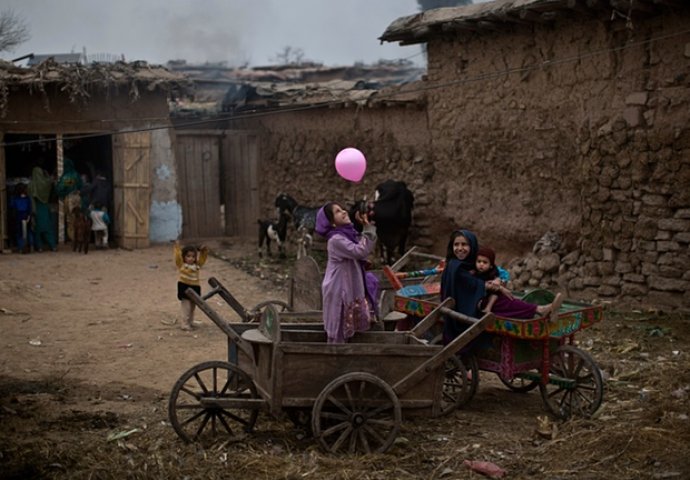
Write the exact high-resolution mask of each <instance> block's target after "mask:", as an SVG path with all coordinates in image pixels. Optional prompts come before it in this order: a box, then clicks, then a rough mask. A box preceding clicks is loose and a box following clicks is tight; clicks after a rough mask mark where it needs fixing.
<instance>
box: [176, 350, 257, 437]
mask: <svg viewBox="0 0 690 480" xmlns="http://www.w3.org/2000/svg"><path fill="white" fill-rule="evenodd" d="M258 398H259V396H258V394H257V392H256V387H255V386H254V382H253V381H252V379H251V378H250V377H249V375H247V374H246V373H244V372H243V371H242V370H240V369H239V368H238V367H236V366H235V365H233V364H231V363H227V362H221V361H211V362H204V363H200V364H199V365H196V366H194V367H192V368H190V369H189V370H187V371H186V372H185V373H184V374H183V375H182V376H181V377H180V379H179V380H178V381H177V382H176V383H175V386H173V389H172V392H171V393H170V400H169V401H168V416H169V418H170V423H171V424H172V426H173V428H174V429H175V431H176V432H177V434H178V435H179V436H180V438H182V439H183V440H184V441H185V442H193V441H214V440H217V439H220V437H227V436H229V437H236V436H239V435H240V432H250V431H251V430H252V429H253V428H254V425H255V424H256V418H257V416H258V414H259V402H257V401H256V400H257V399H258ZM243 402H244V403H245V405H243ZM231 403H232V405H233V406H230V404H231Z"/></svg>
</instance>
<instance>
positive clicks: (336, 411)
mask: <svg viewBox="0 0 690 480" xmlns="http://www.w3.org/2000/svg"><path fill="white" fill-rule="evenodd" d="M209 283H210V284H211V286H212V287H213V289H212V290H211V291H210V292H208V293H207V294H206V295H204V296H203V297H201V296H199V295H196V294H195V293H194V292H193V291H192V290H191V289H190V290H188V291H187V295H188V296H189V297H190V298H191V299H192V300H193V301H194V303H195V304H196V305H197V306H198V307H199V308H200V309H201V310H202V311H203V312H204V313H205V314H206V315H207V316H208V317H209V318H210V319H211V320H212V321H213V322H214V323H215V324H216V325H217V326H218V327H219V328H220V329H221V331H223V333H225V334H226V336H227V337H228V359H227V361H208V362H203V363H201V364H198V365H195V366H193V367H191V368H190V369H189V370H187V371H186V372H185V373H183V374H182V376H181V377H180V378H179V380H178V381H177V382H176V383H175V385H174V387H173V389H172V392H171V394H170V400H169V404H168V411H169V418H170V422H171V424H172V426H173V428H174V429H175V431H176V432H177V433H178V435H179V436H180V437H181V438H182V439H184V440H185V441H196V440H207V439H211V440H213V439H221V440H222V439H223V438H227V437H229V438H237V437H238V435H241V434H243V433H244V432H250V431H251V430H252V429H253V428H254V426H255V424H256V421H257V418H258V415H259V412H260V411H266V412H268V413H270V414H272V415H274V416H282V414H286V415H287V416H288V417H289V418H291V419H293V420H294V421H297V422H302V423H305V424H307V425H308V426H310V427H311V430H312V433H313V435H314V438H315V439H316V440H317V441H318V442H319V444H320V445H321V446H322V447H323V448H324V449H325V450H326V451H329V452H351V453H355V452H383V451H386V450H387V449H388V448H389V447H390V446H391V445H392V444H393V442H394V440H395V438H396V436H397V434H398V432H399V430H400V427H401V422H402V419H403V415H404V416H406V417H407V416H413V415H426V416H437V415H442V414H445V413H448V412H450V411H453V410H454V409H455V408H457V406H458V405H460V404H462V403H464V402H465V400H466V397H467V395H468V391H469V388H470V385H469V380H468V375H467V372H466V371H465V370H464V369H463V368H462V365H461V364H459V362H458V361H457V358H456V354H457V352H458V351H459V350H460V349H461V348H463V347H464V346H466V345H467V344H468V343H469V342H470V341H471V340H473V339H475V338H476V337H477V336H478V335H479V334H480V333H481V332H482V331H483V330H484V329H485V327H486V326H487V325H488V324H490V323H492V322H493V317H492V316H491V315H487V316H486V317H484V318H482V319H480V320H477V319H472V318H469V317H464V316H462V315H459V314H458V315H455V316H454V317H453V318H454V319H455V321H464V322H466V323H467V325H468V328H467V329H466V330H465V332H464V333H463V334H462V335H461V336H459V337H458V338H456V339H455V340H454V341H453V342H451V343H449V344H448V345H445V346H440V345H429V344H427V342H424V341H422V340H420V339H419V337H420V334H422V333H423V332H424V330H425V329H426V328H430V327H431V326H432V325H434V324H435V323H436V322H437V317H438V316H439V315H440V312H441V311H442V310H447V308H448V307H449V306H450V304H452V300H448V301H447V302H445V303H443V304H440V305H438V306H437V308H435V309H432V310H431V311H430V312H429V315H428V316H427V317H426V318H424V319H423V320H422V321H421V322H420V323H419V325H417V327H416V331H415V332H386V331H378V332H377V331H370V332H360V333H356V334H355V336H354V337H353V338H352V339H351V340H350V341H349V342H348V343H347V344H342V345H332V344H328V343H327V342H326V334H325V332H324V331H323V325H320V324H316V323H314V322H307V323H299V322H292V323H281V319H282V318H283V314H281V313H280V312H279V311H278V309H277V308H276V307H275V306H274V305H271V304H267V305H265V307H264V308H263V309H262V313H261V315H260V322H259V323H258V324H257V323H247V322H241V323H228V322H226V321H225V320H224V319H223V318H222V317H221V315H220V314H219V313H218V312H217V311H216V310H215V309H214V308H212V307H211V305H210V304H209V302H208V301H207V300H208V299H209V298H211V297H213V296H215V295H219V296H220V297H221V298H223V299H225V300H226V301H227V300H228V299H229V298H231V296H229V292H228V291H227V289H225V287H224V286H223V285H222V284H221V283H220V282H218V281H217V280H216V279H211V280H209ZM293 320H294V319H293Z"/></svg>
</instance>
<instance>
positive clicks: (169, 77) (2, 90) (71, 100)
mask: <svg viewBox="0 0 690 480" xmlns="http://www.w3.org/2000/svg"><path fill="white" fill-rule="evenodd" d="M187 86H188V82H187V81H186V80H185V79H184V77H182V76H181V75H178V74H174V73H171V72H169V71H167V70H166V69H164V68H162V67H154V66H149V65H147V64H146V63H144V62H134V63H124V62H118V63H113V64H99V63H94V64H89V65H83V64H80V63H70V64H58V63H56V62H55V61H54V60H53V59H47V60H45V61H43V62H41V63H40V64H38V65H35V66H32V67H30V68H22V67H18V66H15V65H14V64H12V63H8V62H0V143H1V144H2V147H3V148H0V248H2V249H5V248H7V247H8V246H11V241H10V240H11V239H10V236H9V232H8V221H7V218H8V203H7V201H8V197H9V195H10V194H11V190H12V187H13V186H14V185H15V184H16V183H18V182H26V181H27V178H28V177H29V176H30V174H31V169H32V168H33V166H34V165H35V164H36V162H37V161H38V159H39V158H42V159H43V160H45V163H46V168H47V170H48V171H49V172H50V173H52V174H53V175H54V176H55V177H59V176H60V175H61V174H62V170H63V163H64V159H65V158H70V159H71V160H72V161H73V162H74V164H75V166H76V168H77V170H78V171H79V173H81V174H85V175H86V176H87V177H89V179H93V178H94V177H95V175H96V174H98V175H100V176H101V177H104V178H106V179H107V181H108V182H110V184H111V186H112V189H111V194H110V198H109V199H108V202H107V203H108V204H109V205H110V207H111V211H110V216H111V217H112V218H113V224H112V234H113V235H111V237H114V241H115V244H116V245H118V246H121V247H126V248H142V247H146V246H148V244H149V241H151V240H154V241H156V240H170V239H173V238H176V237H177V234H178V233H179V231H180V224H181V221H182V220H181V212H180V208H179V204H178V203H177V193H176V175H175V171H176V169H175V157H174V152H173V136H172V129H171V128H170V125H171V124H170V116H169V108H168V100H169V98H170V97H171V95H174V94H175V93H176V92H179V91H180V90H182V89H184V88H186V87H187ZM53 210H54V213H55V218H56V230H58V231H59V232H60V236H61V237H62V238H63V239H64V233H63V226H64V217H65V211H64V205H63V203H62V202H57V201H55V202H54V203H53Z"/></svg>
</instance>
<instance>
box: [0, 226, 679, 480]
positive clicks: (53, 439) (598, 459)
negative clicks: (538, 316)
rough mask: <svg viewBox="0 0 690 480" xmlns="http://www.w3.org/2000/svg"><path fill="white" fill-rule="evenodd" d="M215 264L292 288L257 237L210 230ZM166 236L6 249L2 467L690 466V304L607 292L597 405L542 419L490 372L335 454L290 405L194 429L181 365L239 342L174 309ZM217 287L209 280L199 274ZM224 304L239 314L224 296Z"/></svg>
mask: <svg viewBox="0 0 690 480" xmlns="http://www.w3.org/2000/svg"><path fill="white" fill-rule="evenodd" d="M209 245H210V246H211V249H212V252H213V256H212V257H211V258H210V259H209V262H208V263H207V265H206V267H205V268H204V269H203V271H202V275H203V277H204V279H208V278H209V277H211V276H215V277H217V278H219V279H220V280H221V281H222V282H223V284H225V285H226V286H227V287H228V288H229V290H230V291H231V292H232V293H233V294H234V295H235V296H236V297H237V299H238V300H239V301H240V302H241V303H242V304H243V305H244V306H246V307H251V306H253V305H255V304H257V303H259V302H261V301H264V300H267V299H272V298H273V299H275V298H278V299H286V296H287V289H286V284H287V274H288V272H289V270H290V265H291V260H290V258H288V260H279V259H276V258H272V259H270V260H266V259H264V260H259V258H258V256H257V255H256V251H255V247H254V245H253V243H250V242H242V241H239V240H234V239H228V240H224V241H217V242H212V243H210V244H209ZM171 252H172V248H171V245H157V246H153V247H151V248H149V249H145V250H137V251H127V250H122V249H110V250H107V251H105V250H92V251H91V252H89V254H88V255H83V254H75V253H72V252H71V251H70V250H69V247H68V246H63V247H62V248H61V250H60V251H59V252H57V253H40V254H29V255H18V254H1V255H0V271H1V272H2V275H1V277H0V332H2V334H1V336H0V338H1V343H0V347H1V348H0V472H2V473H0V478H17V479H19V478H21V479H27V478H70V479H73V478H77V479H81V478H84V479H86V478H107V479H109V478H205V479H207V478H262V479H263V478H266V479H273V478H284V479H298V478H336V479H354V478H358V479H359V478H368V479H388V478H401V479H413V478H424V479H436V478H439V479H455V478H481V477H482V476H481V475H480V474H479V473H476V472H473V471H471V470H469V469H468V468H467V467H466V466H465V465H464V464H463V461H465V460H481V461H489V462H492V463H494V464H496V465H498V466H500V467H501V468H503V469H505V470H506V471H507V474H506V475H505V477H504V478H513V479H520V478H543V479H583V478H586V479H610V478H616V479H637V478H640V479H643V478H644V479H647V478H679V479H681V478H689V477H690V419H689V418H688V414H689V413H690V412H689V410H690V409H689V408H688V406H689V400H688V396H689V394H690V369H689V368H688V367H689V366H690V361H689V360H688V359H689V358H690V322H689V321H688V320H689V319H688V318H685V317H669V316H663V315H658V314H655V313H654V312H631V313H625V314H623V313H619V312H616V311H613V310H610V311H608V312H607V314H606V318H605V320H604V321H603V322H601V323H599V324H596V325H595V326H594V327H592V328H590V329H588V330H586V331H584V332H581V334H579V335H578V337H577V340H578V343H579V346H580V347H581V348H583V349H585V350H586V351H588V352H589V353H590V354H591V355H592V356H593V357H594V358H595V359H596V360H597V362H598V363H599V366H600V367H601V369H602V371H603V374H604V378H605V381H606V389H605V397H604V404H603V405H602V407H601V409H600V410H599V411H598V412H597V414H596V415H595V416H594V418H591V419H574V420H570V421H567V422H558V421H555V420H546V427H547V429H546V430H547V431H548V433H547V434H544V431H545V429H544V424H543V423H542V424H541V425H542V426H541V428H540V429H539V430H540V431H541V434H539V433H537V429H538V427H539V425H540V418H541V419H542V422H543V421H544V420H543V419H544V418H548V416H547V415H546V412H545V410H544V407H543V404H542V400H541V396H540V394H539V392H538V390H535V391H532V392H530V393H527V394H518V393H514V392H511V391H509V390H508V389H506V388H505V387H504V386H502V384H501V383H499V382H498V381H497V380H496V378H495V375H493V374H490V373H482V375H481V376H480V386H479V391H478V393H477V395H476V396H475V398H474V399H473V400H472V402H471V403H470V404H469V405H467V406H466V407H464V408H463V409H462V410H458V411H456V412H453V413H452V414H450V415H449V416H447V417H442V418H437V419H425V418H415V419H407V420H406V421H404V422H403V427H402V428H403V429H402V432H401V434H400V436H399V437H398V440H397V441H396V443H395V444H394V446H393V447H392V448H391V450H390V451H389V452H387V453H386V454H372V455H367V456H360V457H354V456H348V455H342V456H333V455H327V454H324V453H322V452H321V451H320V450H319V449H318V447H317V445H316V443H315V442H314V441H313V440H312V439H311V438H309V436H308V435H305V433H304V432H303V431H301V430H296V429H295V428H294V427H293V425H292V424H291V423H290V422H289V421H287V420H285V419H274V418H273V417H270V416H269V415H268V414H264V413H262V414H261V415H260V417H259V421H258V422H257V427H256V432H254V433H252V434H249V435H247V436H246V437H244V438H242V439H240V440H237V439H235V440H233V441H232V442H229V441H224V442H219V443H217V444H214V445H210V446H209V445H207V446H204V447H202V446H199V445H193V444H192V445H187V444H185V443H183V442H182V441H181V440H180V439H179V438H178V437H177V435H176V434H175V432H174V430H173V429H172V428H171V426H170V424H169V422H168V418H167V400H168V395H169V393H170V389H171V387H172V386H173V384H174V383H175V381H176V380H177V378H178V377H179V376H180V375H181V374H182V373H183V372H184V371H185V370H187V369H188V368H189V367H191V366H193V365H195V364H197V363H199V362H202V361H206V360H224V359H226V358H227V343H226V337H225V336H224V335H223V334H222V332H221V331H220V330H219V329H218V328H217V327H216V326H215V325H214V324H212V323H211V322H210V321H209V320H208V319H207V318H206V317H205V315H204V314H202V313H201V312H198V311H197V319H199V320H201V321H202V324H201V325H200V326H199V328H198V329H196V330H195V331H193V332H183V331H181V330H180V329H179V328H178V325H179V324H178V325H170V323H171V322H172V320H173V319H175V318H176V317H177V314H178V308H179V304H178V302H177V300H176V298H175V282H176V276H175V268H174V264H173V262H172V256H171ZM205 288H208V287H207V286H205ZM217 307H218V308H219V310H220V312H221V313H222V314H223V315H224V316H225V318H226V319H227V320H230V321H233V320H239V318H238V317H237V315H235V314H234V312H232V311H231V310H230V309H229V308H227V307H223V306H221V305H220V304H217Z"/></svg>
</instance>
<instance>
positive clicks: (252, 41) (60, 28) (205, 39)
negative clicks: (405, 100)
mask: <svg viewBox="0 0 690 480" xmlns="http://www.w3.org/2000/svg"><path fill="white" fill-rule="evenodd" d="M8 8H9V9H12V10H13V11H14V13H15V14H17V15H19V16H21V17H23V18H24V20H25V21H26V22H27V24H28V26H29V30H30V33H31V39H30V40H29V41H28V42H26V43H23V44H21V45H19V46H18V47H17V48H15V50H14V51H12V52H2V53H0V57H2V58H3V59H6V60H9V59H12V58H16V57H19V56H21V55H24V54H27V53H36V54H46V53H69V52H81V51H82V48H84V47H85V48H86V51H87V53H88V54H96V53H110V54H116V55H120V54H124V56H125V58H126V60H128V61H133V60H146V61H147V62H149V63H153V64H162V63H165V62H167V61H168V60H171V59H185V60H187V61H188V62H190V63H197V62H205V61H210V62H215V61H226V62H228V64H229V65H233V66H234V65H240V64H242V63H249V64H250V65H253V66H255V65H265V64H267V63H272V60H274V59H275V58H276V54H277V53H279V52H281V51H282V50H283V49H284V47H286V46H290V47H294V48H301V49H302V50H303V52H304V57H303V59H304V60H313V61H317V62H322V63H324V64H326V65H349V64H352V63H354V62H358V61H363V62H366V63H372V62H376V61H378V60H379V59H397V58H409V59H410V60H412V61H414V62H415V63H417V64H420V65H421V64H423V62H424V60H423V57H422V55H421V54H420V52H421V50H420V47H419V46H418V45H413V46H407V47H401V46H399V45H398V44H397V43H384V44H383V45H381V44H380V43H379V41H378V40H377V38H378V37H379V36H380V35H381V34H382V33H383V31H384V30H385V29H386V27H387V26H388V25H389V24H390V23H391V22H392V21H393V20H395V19H396V18H398V17H401V16H405V15H411V14H414V13H417V12H418V6H417V1H416V0H341V1H336V0H2V1H1V2H0V9H2V10H6V9H8Z"/></svg>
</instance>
